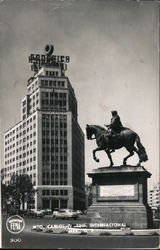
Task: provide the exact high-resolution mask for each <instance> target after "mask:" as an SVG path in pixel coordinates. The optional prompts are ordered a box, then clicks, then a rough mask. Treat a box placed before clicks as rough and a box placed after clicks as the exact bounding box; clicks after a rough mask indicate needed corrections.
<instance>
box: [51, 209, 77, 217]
mask: <svg viewBox="0 0 160 250" xmlns="http://www.w3.org/2000/svg"><path fill="white" fill-rule="evenodd" d="M78 217H79V215H78V214H77V213H76V212H74V211H73V210H72V209H60V210H59V211H54V212H53V218H54V219H69V218H72V219H75V220H76V219H77V218H78Z"/></svg>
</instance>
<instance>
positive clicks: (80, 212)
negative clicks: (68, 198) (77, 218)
mask: <svg viewBox="0 0 160 250" xmlns="http://www.w3.org/2000/svg"><path fill="white" fill-rule="evenodd" d="M74 212H75V213H77V214H78V215H82V214H83V213H82V211H81V210H74Z"/></svg>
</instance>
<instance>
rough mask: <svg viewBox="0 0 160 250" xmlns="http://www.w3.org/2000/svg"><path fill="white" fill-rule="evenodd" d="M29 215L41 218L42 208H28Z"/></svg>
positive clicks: (42, 214)
mask: <svg viewBox="0 0 160 250" xmlns="http://www.w3.org/2000/svg"><path fill="white" fill-rule="evenodd" d="M30 216H31V217H32V218H37V217H39V218H43V217H44V210H40V209H31V210H30Z"/></svg>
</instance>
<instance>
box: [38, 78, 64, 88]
mask: <svg viewBox="0 0 160 250" xmlns="http://www.w3.org/2000/svg"><path fill="white" fill-rule="evenodd" d="M41 87H51V88H53V87H59V88H63V87H65V81H62V80H61V81H59V80H58V81H56V80H54V81H52V80H41Z"/></svg>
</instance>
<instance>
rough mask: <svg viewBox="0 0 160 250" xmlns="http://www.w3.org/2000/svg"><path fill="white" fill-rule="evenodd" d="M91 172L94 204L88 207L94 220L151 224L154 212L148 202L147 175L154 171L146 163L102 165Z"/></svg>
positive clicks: (147, 226) (92, 220)
mask: <svg viewBox="0 0 160 250" xmlns="http://www.w3.org/2000/svg"><path fill="white" fill-rule="evenodd" d="M88 176H89V177H91V178H92V185H93V204H92V205H91V206H90V207H89V209H88V217H89V218H90V222H91V223H112V224H113V223H115V224H116V223H123V224H125V225H126V226H127V227H130V228H134V229H142V228H143V229H144V228H151V227H152V223H153V222H152V212H151V208H150V207H149V206H148V204H147V178H149V177H150V176H151V174H150V173H149V172H148V171H147V170H146V169H145V168H144V167H141V166H139V167H136V166H120V167H119V166H118V167H103V168H98V169H95V170H94V171H93V172H92V173H88Z"/></svg>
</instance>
